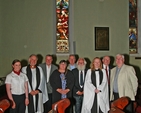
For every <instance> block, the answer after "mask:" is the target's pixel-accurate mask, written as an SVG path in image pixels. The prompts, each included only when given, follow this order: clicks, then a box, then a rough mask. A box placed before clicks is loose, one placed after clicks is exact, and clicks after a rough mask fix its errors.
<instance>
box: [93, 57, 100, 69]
mask: <svg viewBox="0 0 141 113" xmlns="http://www.w3.org/2000/svg"><path fill="white" fill-rule="evenodd" d="M100 64H101V61H100V59H95V60H94V62H93V65H94V67H95V69H99V68H100Z"/></svg>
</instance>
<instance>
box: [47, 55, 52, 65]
mask: <svg viewBox="0 0 141 113" xmlns="http://www.w3.org/2000/svg"><path fill="white" fill-rule="evenodd" d="M45 60H46V64H47V65H51V63H52V57H51V56H47V57H46V59H45Z"/></svg>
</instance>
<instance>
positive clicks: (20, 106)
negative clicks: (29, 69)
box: [5, 59, 29, 113]
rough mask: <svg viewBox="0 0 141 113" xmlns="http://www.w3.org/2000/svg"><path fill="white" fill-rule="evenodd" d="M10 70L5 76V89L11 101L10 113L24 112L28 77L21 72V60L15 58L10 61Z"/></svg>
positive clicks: (26, 101) (26, 102)
mask: <svg viewBox="0 0 141 113" xmlns="http://www.w3.org/2000/svg"><path fill="white" fill-rule="evenodd" d="M12 68H13V70H12V72H11V73H10V74H8V75H7V77H6V81H5V84H6V91H7V95H8V98H9V99H10V101H11V102H12V106H11V108H10V113H25V108H26V106H27V105H28V104H29V100H28V78H27V76H26V75H25V74H23V73H22V72H21V62H20V61H19V60H17V59H15V60H14V61H13V62H12Z"/></svg>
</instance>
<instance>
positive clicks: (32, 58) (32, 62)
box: [29, 56, 37, 66]
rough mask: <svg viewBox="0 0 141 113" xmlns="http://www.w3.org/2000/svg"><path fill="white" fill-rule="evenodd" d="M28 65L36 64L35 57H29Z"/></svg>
mask: <svg viewBox="0 0 141 113" xmlns="http://www.w3.org/2000/svg"><path fill="white" fill-rule="evenodd" d="M29 63H30V65H31V66H35V65H36V64H37V58H36V56H31V57H30V58H29Z"/></svg>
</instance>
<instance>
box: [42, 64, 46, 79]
mask: <svg viewBox="0 0 141 113" xmlns="http://www.w3.org/2000/svg"><path fill="white" fill-rule="evenodd" d="M43 71H44V76H45V79H47V76H46V75H47V69H46V63H44V66H43Z"/></svg>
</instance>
